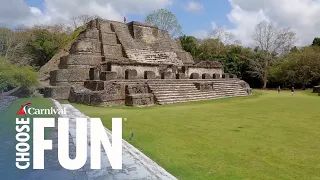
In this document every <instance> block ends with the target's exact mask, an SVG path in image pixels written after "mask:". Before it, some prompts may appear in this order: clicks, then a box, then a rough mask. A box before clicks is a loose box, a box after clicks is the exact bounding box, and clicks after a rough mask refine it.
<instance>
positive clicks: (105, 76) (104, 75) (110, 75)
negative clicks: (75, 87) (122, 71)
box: [100, 71, 117, 81]
mask: <svg viewBox="0 0 320 180" xmlns="http://www.w3.org/2000/svg"><path fill="white" fill-rule="evenodd" d="M113 79H117V72H112V71H103V72H100V80H102V81H109V80H113Z"/></svg>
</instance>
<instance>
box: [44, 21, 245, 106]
mask: <svg viewBox="0 0 320 180" xmlns="http://www.w3.org/2000/svg"><path fill="white" fill-rule="evenodd" d="M59 68H60V69H59V70H55V71H52V72H51V73H50V86H47V87H46V88H45V89H44V90H43V92H44V96H45V97H52V98H54V99H68V100H69V101H71V102H76V103H82V104H88V105H93V106H119V105H127V106H151V105H155V104H159V105H161V104H171V103H179V102H189V101H199V100H206V99H217V98H224V97H233V96H245V95H250V93H251V89H250V87H249V85H248V84H247V83H246V82H244V81H241V80H240V79H237V77H236V76H235V75H233V74H228V73H224V70H223V66H222V65H221V63H219V62H216V61H201V62H195V61H194V60H193V58H192V56H191V55H190V53H188V52H186V51H184V50H183V49H182V47H181V44H180V42H179V41H177V40H173V39H171V38H170V36H169V34H168V32H166V31H163V30H160V29H158V28H157V27H155V26H152V25H149V24H144V23H139V22H130V23H127V24H126V23H121V22H116V21H108V20H103V19H96V20H93V21H90V22H89V23H88V24H87V28H86V29H85V30H84V31H83V32H81V33H80V35H79V37H78V39H77V40H76V41H75V42H74V43H73V45H72V46H71V48H70V53H69V55H68V56H64V57H61V60H60V65H59Z"/></svg>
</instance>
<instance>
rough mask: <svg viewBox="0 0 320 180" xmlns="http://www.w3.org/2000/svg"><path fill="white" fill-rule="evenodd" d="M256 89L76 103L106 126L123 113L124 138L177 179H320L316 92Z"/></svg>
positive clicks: (319, 112)
mask: <svg viewBox="0 0 320 180" xmlns="http://www.w3.org/2000/svg"><path fill="white" fill-rule="evenodd" d="M255 94H256V95H253V96H250V97H241V98H230V99H221V100H213V101H202V102H194V103H185V104H175V105H166V106H155V107H148V108H129V107H123V108H103V107H89V106H84V105H75V104H74V106H76V107H77V108H78V109H80V110H81V111H82V112H84V113H85V114H87V115H88V116H90V117H100V118H101V119H102V120H103V123H104V125H105V126H106V127H107V128H109V129H111V127H112V124H111V118H112V117H122V118H126V119H127V120H126V121H124V122H123V138H124V139H126V140H127V141H128V142H130V143H131V144H133V145H134V146H135V147H137V148H138V149H140V150H141V151H142V152H144V153H145V154H146V155H148V156H149V157H150V158H151V159H153V160H155V161H156V162H157V163H158V164H159V165H161V166H162V167H164V168H165V169H166V170H167V171H169V172H170V173H172V174H173V175H174V176H176V177H177V178H178V179H190V180H202V179H210V180H215V179H219V180H242V179H243V180H244V179H245V180H259V179H262V180H268V179H270V180H271V179H272V180H273V179H274V180H279V179H280V180H292V179H297V180H303V179H305V180H316V179H320V97H319V96H315V95H311V93H310V92H303V91H297V92H296V93H295V95H294V96H293V97H292V96H291V92H289V91H282V92H281V93H280V94H278V93H277V92H276V91H255ZM131 131H134V138H133V140H131V141H130V140H129V136H130V132H131Z"/></svg>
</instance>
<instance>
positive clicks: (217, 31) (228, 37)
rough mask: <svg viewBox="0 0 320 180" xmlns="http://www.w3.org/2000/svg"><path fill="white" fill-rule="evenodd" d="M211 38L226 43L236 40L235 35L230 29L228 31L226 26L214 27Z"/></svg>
mask: <svg viewBox="0 0 320 180" xmlns="http://www.w3.org/2000/svg"><path fill="white" fill-rule="evenodd" d="M211 38H213V39H219V41H220V42H222V43H223V44H225V45H226V44H230V43H233V42H235V36H234V35H233V34H232V33H231V32H230V31H228V29H227V28H226V27H221V26H218V27H216V28H214V29H213V31H212V32H211ZM237 43H238V41H237Z"/></svg>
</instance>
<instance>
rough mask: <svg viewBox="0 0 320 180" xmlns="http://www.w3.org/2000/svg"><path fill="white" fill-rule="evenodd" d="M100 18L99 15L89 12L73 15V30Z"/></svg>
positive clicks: (71, 20) (71, 18)
mask: <svg viewBox="0 0 320 180" xmlns="http://www.w3.org/2000/svg"><path fill="white" fill-rule="evenodd" d="M97 18H99V16H98V15H93V16H90V15H87V14H82V15H79V16H72V17H70V20H69V21H70V25H71V26H72V28H73V30H76V29H78V28H79V27H81V26H83V25H85V24H87V23H88V22H90V21H91V20H94V19H97Z"/></svg>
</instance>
